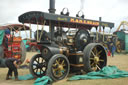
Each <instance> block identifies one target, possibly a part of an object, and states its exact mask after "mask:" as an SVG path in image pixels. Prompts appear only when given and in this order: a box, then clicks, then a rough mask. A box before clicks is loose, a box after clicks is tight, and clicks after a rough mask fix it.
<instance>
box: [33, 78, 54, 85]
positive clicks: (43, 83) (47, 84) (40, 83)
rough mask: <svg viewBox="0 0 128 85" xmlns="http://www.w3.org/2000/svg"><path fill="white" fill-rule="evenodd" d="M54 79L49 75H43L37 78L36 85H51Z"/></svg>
mask: <svg viewBox="0 0 128 85" xmlns="http://www.w3.org/2000/svg"><path fill="white" fill-rule="evenodd" d="M51 83H52V79H51V78H50V77H48V76H43V77H41V78H37V79H36V80H35V82H34V85H51Z"/></svg>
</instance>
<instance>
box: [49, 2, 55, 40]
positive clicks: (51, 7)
mask: <svg viewBox="0 0 128 85" xmlns="http://www.w3.org/2000/svg"><path fill="white" fill-rule="evenodd" d="M49 5H50V6H49V13H53V14H55V11H56V9H55V0H49ZM50 23H51V26H49V27H50V32H51V41H52V40H53V39H54V27H55V25H54V22H52V21H50Z"/></svg>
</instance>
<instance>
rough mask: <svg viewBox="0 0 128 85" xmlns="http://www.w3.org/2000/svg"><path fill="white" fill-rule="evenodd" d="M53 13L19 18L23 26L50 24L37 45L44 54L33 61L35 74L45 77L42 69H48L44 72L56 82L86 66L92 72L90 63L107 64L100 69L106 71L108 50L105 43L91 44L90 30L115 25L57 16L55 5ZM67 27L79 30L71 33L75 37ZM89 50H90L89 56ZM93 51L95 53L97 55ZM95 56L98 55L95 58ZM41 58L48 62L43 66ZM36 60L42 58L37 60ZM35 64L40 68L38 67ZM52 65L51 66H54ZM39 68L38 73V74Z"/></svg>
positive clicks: (25, 15)
mask: <svg viewBox="0 0 128 85" xmlns="http://www.w3.org/2000/svg"><path fill="white" fill-rule="evenodd" d="M53 2H54V1H53ZM49 11H50V13H45V12H40V11H31V12H27V13H24V14H22V15H21V16H19V22H21V23H23V24H37V25H47V26H49V29H50V32H49V33H47V32H43V35H42V36H41V41H38V42H37V44H38V45H39V46H40V53H41V54H40V55H38V56H36V55H35V58H34V57H33V58H32V60H31V63H30V66H31V68H30V72H31V73H32V74H33V75H36V76H38V77H41V76H43V75H44V74H41V73H42V72H41V71H42V68H41V67H40V66H44V67H46V70H43V72H47V73H48V75H49V74H50V75H49V76H51V77H52V78H53V80H60V79H63V78H65V77H66V76H67V75H68V73H69V69H71V70H72V71H75V70H77V71H80V70H81V68H83V67H85V68H88V69H84V70H85V71H86V72H89V71H90V70H91V68H92V66H91V65H90V64H92V65H93V64H94V65H98V62H102V61H104V62H102V64H101V65H100V66H99V67H101V68H102V67H103V66H105V65H106V61H107V59H106V52H105V50H104V47H103V46H102V45H101V44H97V43H95V44H94V43H93V44H90V43H91V40H90V34H89V31H88V30H91V28H92V27H95V28H96V29H97V27H98V26H99V25H100V27H103V28H105V27H110V28H113V27H114V23H110V22H103V21H97V20H90V19H84V18H79V17H70V16H65V15H58V14H54V13H55V8H54V5H53V6H51V8H50V9H49ZM54 27H56V28H58V30H55V29H54ZM63 28H68V29H70V28H74V29H75V30H76V31H75V32H74V33H73V31H71V32H72V33H73V35H72V33H71V35H70V33H67V32H64V31H63ZM40 32H41V31H39V30H37V31H36V34H38V35H41V33H40ZM68 32H69V31H68ZM38 35H37V36H38ZM37 36H36V37H37ZM49 36H51V37H49ZM36 37H35V38H36ZM47 38H48V39H47ZM88 44H90V45H88ZM86 47H87V48H86ZM88 49H89V51H88ZM96 50H97V51H96ZM85 51H87V53H86V52H85ZM91 51H92V52H93V55H92V52H91ZM94 53H95V55H96V56H95V55H94ZM85 54H86V55H85ZM100 54H101V58H100V57H99V58H98V57H97V56H98V55H100ZM103 55H104V56H103ZM38 57H39V58H40V57H42V59H45V62H43V61H42V63H40V60H39V58H38ZM59 57H60V58H59ZM36 58H38V59H37V60H36ZM93 58H94V59H93ZM34 59H35V60H34ZM90 59H93V60H90ZM100 59H101V60H100ZM35 62H37V63H38V64H40V65H36V64H35ZM89 62H90V63H89ZM93 62H94V63H93ZM69 63H70V65H69ZM84 64H86V65H84ZM48 65H50V67H49V66H48ZM66 65H68V66H66ZM33 66H35V67H36V68H34V67H33ZM76 67H77V69H76ZM38 68H39V69H41V70H40V75H39V74H38ZM47 68H48V69H47ZM35 69H37V70H36V71H34V70H35ZM62 69H63V70H62ZM66 72H67V73H66ZM57 73H58V74H57ZM59 73H60V74H59ZM61 74H62V75H61ZM55 76H56V77H55ZM58 76H59V77H58Z"/></svg>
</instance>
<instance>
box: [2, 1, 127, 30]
mask: <svg viewBox="0 0 128 85" xmlns="http://www.w3.org/2000/svg"><path fill="white" fill-rule="evenodd" d="M81 1H82V0H56V13H57V14H59V13H60V11H61V10H62V9H63V8H64V7H67V8H69V11H70V16H75V15H76V13H77V12H78V11H79V10H80V8H81ZM83 1H84V3H83V7H84V8H83V11H84V14H85V18H87V19H94V20H98V19H99V17H102V20H103V21H107V22H114V23H115V28H114V29H113V30H116V28H117V27H118V25H119V24H120V22H121V21H122V20H127V21H128V11H127V10H128V0H83ZM48 9H49V0H0V24H5V23H18V16H19V15H21V14H23V13H24V12H27V11H44V12H48Z"/></svg>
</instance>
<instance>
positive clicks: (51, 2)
mask: <svg viewBox="0 0 128 85" xmlns="http://www.w3.org/2000/svg"><path fill="white" fill-rule="evenodd" d="M49 5H50V6H49V13H55V11H56V9H55V0H50V2H49Z"/></svg>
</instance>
